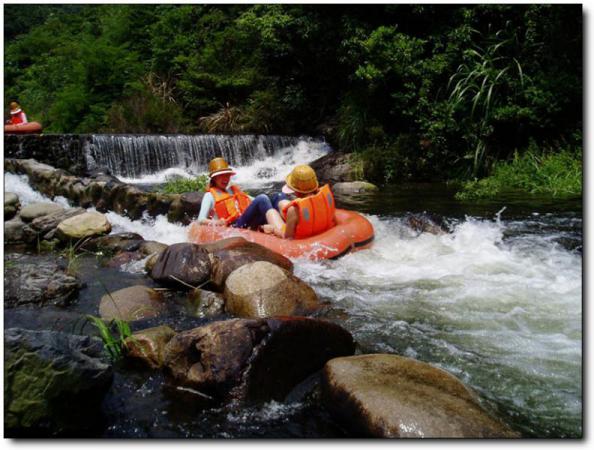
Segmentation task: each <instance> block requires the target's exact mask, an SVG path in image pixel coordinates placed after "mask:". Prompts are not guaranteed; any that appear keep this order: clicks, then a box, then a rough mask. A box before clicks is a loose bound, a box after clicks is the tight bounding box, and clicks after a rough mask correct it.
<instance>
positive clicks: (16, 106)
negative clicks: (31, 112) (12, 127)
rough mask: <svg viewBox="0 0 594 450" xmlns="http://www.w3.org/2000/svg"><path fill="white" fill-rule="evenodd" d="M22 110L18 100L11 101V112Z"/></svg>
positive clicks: (15, 112)
mask: <svg viewBox="0 0 594 450" xmlns="http://www.w3.org/2000/svg"><path fill="white" fill-rule="evenodd" d="M20 112H21V107H20V105H19V104H18V103H17V102H10V114H18V113H20Z"/></svg>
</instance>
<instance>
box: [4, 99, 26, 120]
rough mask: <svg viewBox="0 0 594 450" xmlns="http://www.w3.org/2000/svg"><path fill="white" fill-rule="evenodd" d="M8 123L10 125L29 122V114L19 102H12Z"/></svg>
mask: <svg viewBox="0 0 594 450" xmlns="http://www.w3.org/2000/svg"><path fill="white" fill-rule="evenodd" d="M6 123H7V124H10V125H24V124H26V123H28V121H27V115H26V114H25V112H24V111H23V110H22V109H21V107H20V105H19V104H18V103H17V102H10V119H9V120H7V121H6Z"/></svg>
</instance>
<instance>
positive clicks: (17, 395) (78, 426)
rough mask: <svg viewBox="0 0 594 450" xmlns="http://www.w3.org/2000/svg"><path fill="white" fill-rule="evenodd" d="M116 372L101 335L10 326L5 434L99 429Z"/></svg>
mask: <svg viewBox="0 0 594 450" xmlns="http://www.w3.org/2000/svg"><path fill="white" fill-rule="evenodd" d="M112 376H113V375H112V370H111V366H110V364H109V363H108V362H107V361H106V360H105V359H104V356H103V344H102V342H101V341H100V340H99V339H97V338H90V337H88V336H76V335H71V334H66V333H62V332H56V331H31V330H23V329H19V328H10V329H7V330H5V332H4V427H5V428H4V430H5V437H27V438H31V437H44V436H45V437H49V436H63V437H66V436H84V435H85V434H86V435H89V433H90V432H92V431H94V432H95V433H97V432H98V431H99V430H98V429H100V427H101V420H100V418H101V400H102V398H103V396H104V394H105V393H106V391H107V389H108V388H109V385H110V384H111V380H112Z"/></svg>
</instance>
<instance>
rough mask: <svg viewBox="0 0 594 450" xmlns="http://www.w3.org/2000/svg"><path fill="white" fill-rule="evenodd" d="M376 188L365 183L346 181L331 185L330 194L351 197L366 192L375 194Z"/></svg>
mask: <svg viewBox="0 0 594 450" xmlns="http://www.w3.org/2000/svg"><path fill="white" fill-rule="evenodd" d="M377 190H378V187H377V186H376V185H375V184H372V183H368V182H367V181H348V182H341V183H336V184H334V185H332V192H334V193H335V194H338V195H353V194H362V193H367V192H375V191H377Z"/></svg>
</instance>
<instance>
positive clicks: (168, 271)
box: [150, 243, 211, 289]
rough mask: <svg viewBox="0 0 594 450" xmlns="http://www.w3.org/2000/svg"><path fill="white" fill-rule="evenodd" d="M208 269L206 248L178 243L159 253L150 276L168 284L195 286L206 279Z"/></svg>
mask: <svg viewBox="0 0 594 450" xmlns="http://www.w3.org/2000/svg"><path fill="white" fill-rule="evenodd" d="M210 269H211V263H210V258H209V256H208V252H207V251H206V250H204V249H203V248H202V247H200V246H199V245H196V244H192V243H179V244H173V245H170V246H169V247H167V249H166V250H164V251H163V252H162V253H161V254H160V255H159V258H158V259H157V261H156V262H155V264H154V266H153V267H152V269H151V271H150V277H151V278H152V279H153V280H155V281H157V282H159V283H162V284H166V285H170V286H176V287H182V288H186V289H187V288H188V287H189V286H191V287H193V288H196V287H199V285H201V284H203V283H205V282H206V281H208V279H209V277H210ZM178 280H179V281H178Z"/></svg>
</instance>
